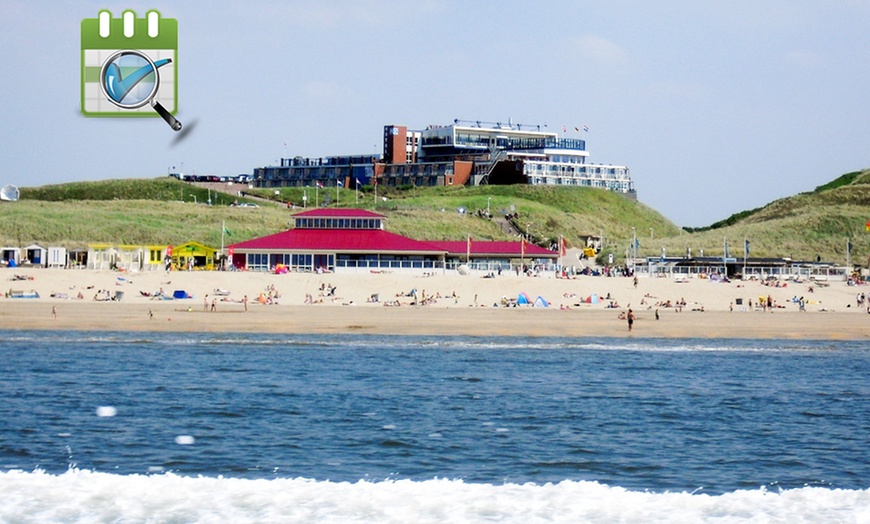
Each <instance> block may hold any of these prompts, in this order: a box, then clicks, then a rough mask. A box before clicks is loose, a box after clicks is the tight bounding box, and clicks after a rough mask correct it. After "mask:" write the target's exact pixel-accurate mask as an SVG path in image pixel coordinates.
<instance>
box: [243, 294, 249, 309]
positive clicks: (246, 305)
mask: <svg viewBox="0 0 870 524" xmlns="http://www.w3.org/2000/svg"><path fill="white" fill-rule="evenodd" d="M242 304H244V305H245V311H247V310H248V295H245V297H244V298H243V299H242Z"/></svg>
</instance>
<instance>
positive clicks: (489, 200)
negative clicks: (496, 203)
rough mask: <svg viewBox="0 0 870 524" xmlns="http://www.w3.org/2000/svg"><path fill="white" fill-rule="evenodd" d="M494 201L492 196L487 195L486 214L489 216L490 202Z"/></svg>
mask: <svg viewBox="0 0 870 524" xmlns="http://www.w3.org/2000/svg"><path fill="white" fill-rule="evenodd" d="M490 202H492V197H486V214H487V216H489V215H490V214H491V213H490V211H489V204H490Z"/></svg>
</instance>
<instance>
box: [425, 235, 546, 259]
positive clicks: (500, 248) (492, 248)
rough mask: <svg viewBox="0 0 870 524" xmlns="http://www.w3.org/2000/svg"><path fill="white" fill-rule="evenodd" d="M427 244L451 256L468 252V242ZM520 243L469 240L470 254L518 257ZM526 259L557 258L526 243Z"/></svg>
mask: <svg viewBox="0 0 870 524" xmlns="http://www.w3.org/2000/svg"><path fill="white" fill-rule="evenodd" d="M427 242H428V243H429V244H431V245H433V246H435V247H437V248H440V249H443V250H444V251H447V252H448V253H450V254H451V255H464V254H466V253H467V250H468V241H466V240H459V241H456V240H429V241H427ZM520 244H521V242H520V241H509V242H500V241H491V240H474V239H473V238H472V239H471V254H472V255H476V256H484V255H496V256H502V257H503V256H512V257H520V256H521V255H522V247H521V245H520ZM526 256H527V257H552V258H556V257H558V256H559V254H558V253H556V252H555V251H550V250H549V249H544V248H542V247H540V246H536V245H534V244H529V243H528V242H527V243H526Z"/></svg>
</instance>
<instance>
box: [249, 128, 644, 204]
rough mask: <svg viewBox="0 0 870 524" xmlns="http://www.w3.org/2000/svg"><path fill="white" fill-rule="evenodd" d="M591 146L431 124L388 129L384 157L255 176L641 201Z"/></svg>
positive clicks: (285, 181)
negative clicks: (552, 189)
mask: <svg viewBox="0 0 870 524" xmlns="http://www.w3.org/2000/svg"><path fill="white" fill-rule="evenodd" d="M588 157H589V153H588V152H587V151H586V141H585V140H582V139H578V138H560V137H559V135H558V133H555V132H551V131H547V130H546V126H545V130H543V131H542V130H541V126H530V125H524V124H514V123H512V122H508V123H507V124H502V123H500V122H495V123H491V122H478V121H474V122H466V121H460V120H454V122H453V124H450V125H443V126H438V125H430V126H428V127H426V129H423V130H421V131H413V130H409V129H408V128H407V127H405V126H398V125H388V126H384V141H383V153H382V156H380V157H378V156H376V155H348V156H332V157H325V158H303V157H295V158H284V159H281V162H280V165H278V166H266V167H258V168H255V169H254V175H253V183H254V184H255V185H256V186H257V187H288V186H290V187H304V186H312V185H314V184H316V183H318V182H319V183H320V184H322V185H324V186H327V187H328V186H335V185H337V184H341V185H343V186H344V187H348V188H353V187H356V186H357V185H366V184H373V183H375V181H376V182H377V183H378V184H380V185H386V186H407V185H415V186H451V185H486V184H489V185H505V184H532V185H540V184H545V185H560V186H577V187H594V188H599V189H606V190H610V191H615V192H617V193H621V194H623V195H625V196H627V197H629V198H632V199H635V198H636V197H637V195H636V192H635V188H634V182H633V181H632V180H631V175H630V173H629V170H628V168H627V167H626V166H619V165H609V164H608V165H604V164H590V163H588V162H587V159H588Z"/></svg>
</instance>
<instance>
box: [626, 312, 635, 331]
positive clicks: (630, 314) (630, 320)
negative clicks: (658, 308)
mask: <svg viewBox="0 0 870 524" xmlns="http://www.w3.org/2000/svg"><path fill="white" fill-rule="evenodd" d="M625 318H627V319H628V330H629V331H631V326H632V325H633V324H634V311H632V310H631V309H629V310H628V314H627V315H626V316H625Z"/></svg>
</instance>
